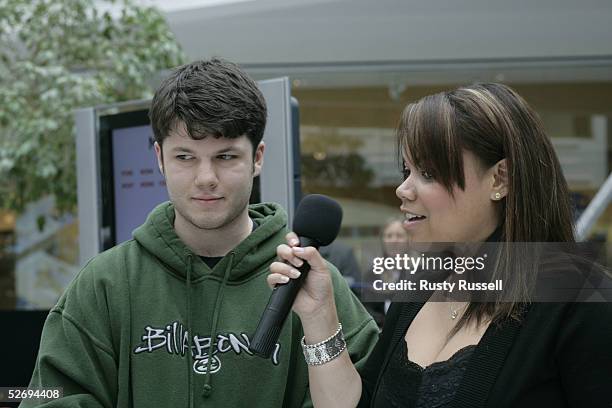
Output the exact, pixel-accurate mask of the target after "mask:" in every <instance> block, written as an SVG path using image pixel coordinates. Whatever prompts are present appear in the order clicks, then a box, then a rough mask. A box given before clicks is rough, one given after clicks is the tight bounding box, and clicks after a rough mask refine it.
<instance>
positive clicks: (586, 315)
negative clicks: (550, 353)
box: [556, 302, 612, 408]
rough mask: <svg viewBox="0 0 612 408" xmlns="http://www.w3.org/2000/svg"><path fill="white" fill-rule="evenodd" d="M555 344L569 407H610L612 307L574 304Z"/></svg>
mask: <svg viewBox="0 0 612 408" xmlns="http://www.w3.org/2000/svg"><path fill="white" fill-rule="evenodd" d="M565 321H566V324H565V325H564V328H563V330H562V332H561V336H559V339H558V343H557V350H556V355H557V360H558V364H559V371H560V375H561V382H562V384H563V389H564V390H565V394H566V398H567V401H568V406H570V407H587V406H588V407H593V408H597V407H602V408H603V407H606V408H609V407H612V303H603V302H602V303H575V304H573V305H572V306H571V307H570V309H569V310H568V312H567V315H566V319H565Z"/></svg>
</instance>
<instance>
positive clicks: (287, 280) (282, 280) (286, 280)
mask: <svg viewBox="0 0 612 408" xmlns="http://www.w3.org/2000/svg"><path fill="white" fill-rule="evenodd" d="M280 281H281V282H282V283H287V282H289V277H288V276H285V275H283V276H281V277H280Z"/></svg>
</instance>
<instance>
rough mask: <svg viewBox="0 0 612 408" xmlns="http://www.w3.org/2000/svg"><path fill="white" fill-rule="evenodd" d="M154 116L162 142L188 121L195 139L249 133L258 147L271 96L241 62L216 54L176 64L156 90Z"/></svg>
mask: <svg viewBox="0 0 612 408" xmlns="http://www.w3.org/2000/svg"><path fill="white" fill-rule="evenodd" d="M149 118H150V119H151V126H152V127H153V136H154V138H155V141H156V142H157V143H159V145H160V146H162V145H163V141H164V139H165V138H166V137H168V134H169V132H171V131H172V130H174V129H175V128H176V127H177V126H181V122H182V123H183V124H184V125H185V128H186V130H187V133H188V134H189V136H190V137H191V138H193V139H203V138H205V137H207V136H213V137H215V138H219V137H227V138H237V137H240V136H242V135H246V136H247V137H248V138H249V140H250V141H251V144H252V145H253V153H254V152H255V149H256V148H257V145H259V142H261V139H262V138H263V133H264V129H265V127H266V102H265V100H264V97H263V95H262V94H261V91H260V90H259V88H258V87H257V85H256V84H255V82H254V81H253V80H252V79H251V78H250V77H249V76H248V75H247V74H246V73H245V72H244V71H242V70H241V69H240V68H239V67H238V65H236V64H234V63H232V62H229V61H225V60H223V59H218V58H213V59H211V60H208V61H195V62H192V63H190V64H186V65H182V66H180V67H178V68H176V69H175V70H174V71H173V72H172V74H170V76H169V77H168V78H167V79H166V80H164V81H163V82H162V83H161V85H160V86H159V88H158V89H157V91H156V92H155V96H154V97H153V102H152V103H151V108H150V110H149Z"/></svg>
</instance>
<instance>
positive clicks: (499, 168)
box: [491, 159, 508, 201]
mask: <svg viewBox="0 0 612 408" xmlns="http://www.w3.org/2000/svg"><path fill="white" fill-rule="evenodd" d="M506 195H508V161H507V160H506V159H502V160H500V161H498V162H497V163H495V165H494V166H493V182H492V184H491V199H492V200H493V201H499V200H501V199H502V198H504V197H506Z"/></svg>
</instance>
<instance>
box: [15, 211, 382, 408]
mask: <svg viewBox="0 0 612 408" xmlns="http://www.w3.org/2000/svg"><path fill="white" fill-rule="evenodd" d="M249 216H250V217H251V218H252V219H253V220H254V222H255V223H256V224H257V228H256V229H255V230H254V231H253V232H252V233H251V234H250V235H249V236H248V237H247V238H246V239H245V240H244V241H242V242H241V243H240V244H239V245H238V246H237V247H236V248H234V249H233V250H232V251H231V252H230V253H229V254H227V255H226V256H225V257H224V258H223V259H221V261H219V262H218V263H217V265H216V266H215V267H214V268H213V269H212V270H211V269H210V268H209V267H208V266H207V265H206V264H205V263H204V262H203V261H202V260H201V259H200V257H198V256H197V255H195V254H194V253H193V252H192V251H191V250H190V249H189V248H187V246H185V244H184V243H183V242H182V241H181V240H180V239H179V238H178V236H177V235H176V233H175V231H174V228H173V224H174V207H173V206H172V204H171V203H164V204H161V205H159V206H158V207H157V208H155V209H154V210H153V211H152V212H151V214H150V215H149V217H148V218H147V221H146V222H145V223H144V224H143V225H142V226H140V227H139V228H138V229H136V231H135V232H134V239H132V240H130V241H127V242H125V243H123V244H121V245H118V246H116V247H114V248H112V249H110V250H108V251H105V252H103V253H102V254H100V255H98V256H96V257H95V258H93V259H92V260H91V261H90V262H89V263H88V264H87V265H86V266H85V267H84V268H83V270H82V271H81V272H80V273H79V274H78V275H77V277H76V278H75V279H74V281H73V282H72V283H71V284H70V286H69V287H68V288H67V290H66V292H65V293H64V294H63V296H62V297H61V298H60V299H59V301H58V303H57V305H56V306H55V307H54V308H53V309H52V310H51V312H50V313H49V316H48V318H47V321H46V323H45V327H44V330H43V335H42V340H41V344H40V350H39V353H38V359H37V363H36V368H35V370H34V374H33V376H32V381H31V383H30V387H63V395H64V397H63V398H62V399H60V400H56V401H52V402H49V403H48V404H46V405H44V406H47V407H115V406H116V407H121V408H123V407H204V406H206V407H209V406H219V407H221V406H223V407H246V406H249V407H280V406H288V407H298V406H302V405H305V406H308V405H311V402H310V397H309V393H308V372H307V367H306V364H305V362H304V357H303V354H302V351H301V346H300V345H299V341H300V339H301V336H302V331H301V324H300V322H299V320H298V317H297V315H295V314H294V313H290V315H289V318H288V319H287V322H286V323H285V326H284V328H283V330H282V332H281V335H280V338H279V341H278V344H277V345H276V349H275V351H274V353H273V355H272V356H271V357H270V358H269V359H262V358H260V357H257V356H254V355H252V354H251V353H250V351H249V350H248V345H249V341H250V338H251V336H252V334H253V333H254V332H255V328H256V327H257V323H258V321H259V318H260V316H261V313H262V311H263V309H264V307H265V306H266V303H267V301H268V298H269V295H270V289H269V288H268V287H267V285H266V276H267V274H268V266H269V264H270V263H271V262H272V261H274V259H275V258H276V247H277V246H278V245H279V244H280V243H283V242H284V236H285V234H286V224H287V216H286V213H285V212H284V210H283V209H282V208H280V207H279V206H278V205H276V204H258V205H254V206H251V207H250V210H249ZM330 269H331V274H332V280H333V284H334V292H335V298H336V305H337V307H338V313H339V317H340V321H341V322H342V325H343V328H344V333H345V337H346V339H347V342H348V350H349V353H350V355H351V358H352V359H353V361H354V362H356V363H357V365H358V366H359V365H361V363H363V362H364V360H365V357H366V356H367V355H368V354H369V352H370V350H371V349H372V347H373V345H374V343H375V342H376V340H377V338H378V329H377V327H376V324H375V323H374V321H373V320H372V318H371V317H370V316H369V315H368V314H367V312H366V311H365V310H364V308H363V307H362V306H361V304H360V302H359V301H358V300H357V298H356V297H355V296H354V295H353V294H352V292H351V291H350V290H349V288H348V286H347V284H346V283H345V281H344V279H343V278H342V276H341V275H340V274H339V273H338V271H337V270H336V269H335V268H334V267H333V266H332V267H330ZM211 344H212V347H211ZM190 348H191V350H192V352H191V353H190V352H189V349H190ZM21 406H23V407H26V406H35V404H32V403H25V402H24V403H23V404H22V405H21Z"/></svg>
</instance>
